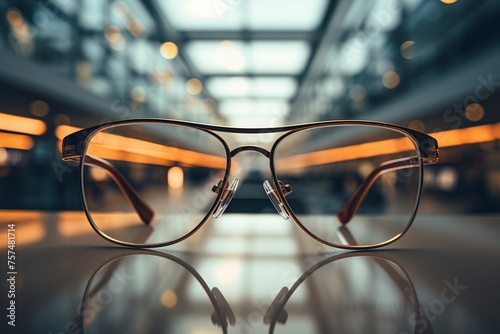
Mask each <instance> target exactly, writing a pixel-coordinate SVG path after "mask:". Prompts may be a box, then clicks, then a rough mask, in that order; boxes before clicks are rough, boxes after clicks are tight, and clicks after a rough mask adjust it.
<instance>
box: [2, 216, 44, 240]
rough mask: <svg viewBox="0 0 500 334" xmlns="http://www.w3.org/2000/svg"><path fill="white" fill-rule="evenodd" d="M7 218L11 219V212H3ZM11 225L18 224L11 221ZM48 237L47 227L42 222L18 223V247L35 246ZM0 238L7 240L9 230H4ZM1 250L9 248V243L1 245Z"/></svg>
mask: <svg viewBox="0 0 500 334" xmlns="http://www.w3.org/2000/svg"><path fill="white" fill-rule="evenodd" d="M2 214H5V215H6V216H7V217H9V215H10V214H9V212H2ZM9 222H10V223H12V222H16V221H15V220H10V221H9ZM45 235H46V231H45V225H44V224H43V222H42V221H39V220H33V221H30V220H28V221H25V220H23V221H21V222H16V245H18V246H19V247H23V246H26V245H29V244H34V243H36V242H38V241H40V240H42V239H43V238H44V237H45ZM0 238H1V239H2V240H7V229H6V228H2V230H1V232H0ZM0 248H7V242H4V243H2V244H0Z"/></svg>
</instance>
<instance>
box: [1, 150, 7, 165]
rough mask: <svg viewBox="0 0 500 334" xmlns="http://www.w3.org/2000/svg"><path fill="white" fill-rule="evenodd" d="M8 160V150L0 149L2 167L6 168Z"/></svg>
mask: <svg viewBox="0 0 500 334" xmlns="http://www.w3.org/2000/svg"><path fill="white" fill-rule="evenodd" d="M8 159H9V154H8V153H7V150H6V149H5V148H3V147H0V166H5V165H6V164H7V160H8Z"/></svg>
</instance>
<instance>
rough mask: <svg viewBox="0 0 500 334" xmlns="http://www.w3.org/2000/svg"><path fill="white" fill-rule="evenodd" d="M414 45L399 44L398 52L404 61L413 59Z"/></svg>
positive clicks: (411, 43)
mask: <svg viewBox="0 0 500 334" xmlns="http://www.w3.org/2000/svg"><path fill="white" fill-rule="evenodd" d="M414 44H415V42H414V41H406V42H404V43H403V44H401V47H400V48H399V49H400V52H401V56H402V57H403V58H405V59H413V56H414V55H413V49H414V47H413V45H414Z"/></svg>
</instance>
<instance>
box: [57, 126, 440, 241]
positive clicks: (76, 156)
mask: <svg viewBox="0 0 500 334" xmlns="http://www.w3.org/2000/svg"><path fill="white" fill-rule="evenodd" d="M134 124H164V125H173V126H180V127H185V128H192V129H197V130H200V131H204V132H206V133H208V134H210V135H212V136H214V137H215V138H217V139H218V140H219V141H220V142H221V144H222V146H223V147H224V150H225V154H226V168H225V172H224V177H223V179H222V180H220V181H219V183H218V184H217V185H215V186H214V188H213V191H214V192H215V193H217V196H216V198H215V200H214V202H213V203H212V206H211V208H210V209H209V210H208V213H207V214H206V215H205V217H204V218H203V219H202V220H201V222H200V223H198V225H196V227H195V228H193V229H192V230H191V231H190V232H188V233H187V234H186V235H184V236H182V237H180V238H177V239H175V240H173V241H167V242H159V243H154V244H135V243H131V242H125V241H121V240H118V239H115V238H113V237H111V236H109V235H107V234H106V233H104V232H103V231H101V230H100V229H99V228H98V227H97V225H96V224H95V223H94V220H93V219H92V217H91V214H90V212H89V209H88V206H87V201H86V199H85V193H84V192H85V191H84V165H85V159H82V158H84V157H85V156H86V150H87V147H88V145H89V143H90V140H91V139H92V138H93V136H94V135H95V134H96V133H98V132H100V131H103V130H105V129H108V128H114V127H118V126H122V125H134ZM329 126H338V127H343V126H366V127H374V128H382V129H388V130H392V131H395V132H399V133H400V134H403V135H405V137H406V138H408V139H410V141H411V142H412V144H413V145H414V147H415V149H416V150H415V151H416V153H417V159H418V165H417V166H410V167H418V168H419V175H418V189H417V194H416V199H415V207H414V209H413V213H412V214H411V216H410V219H409V222H408V223H407V225H406V227H405V228H404V230H403V231H402V232H401V233H399V234H397V235H396V236H394V237H392V238H390V239H388V240H386V241H383V242H379V243H376V244H372V245H342V244H334V243H331V242H328V241H326V240H323V239H321V238H319V237H317V236H316V235H315V234H313V233H312V232H310V231H309V230H308V229H307V228H306V227H305V226H303V225H302V223H301V222H300V220H299V219H298V218H297V217H296V216H295V213H294V212H293V210H292V209H291V208H290V206H289V205H288V202H287V201H286V199H285V197H286V194H284V193H283V191H284V189H283V187H282V186H281V185H282V182H281V181H280V180H279V179H278V177H277V175H276V170H275V168H274V153H275V150H276V147H277V146H278V144H279V143H280V142H281V141H282V140H283V139H285V138H287V137H288V136H290V135H292V134H294V133H297V132H299V131H303V130H309V129H314V128H323V127H329ZM217 132H222V133H233V134H271V133H281V132H284V134H282V135H281V136H280V137H278V138H277V139H275V141H274V143H273V145H272V147H271V150H270V151H268V150H266V149H265V148H262V147H259V146H254V145H243V146H239V147H236V148H234V149H232V150H231V149H230V148H229V145H228V144H227V142H226V141H225V140H224V139H223V138H222V137H221V136H220V135H219V134H218V133H217ZM244 151H254V152H258V153H260V154H262V155H264V156H265V157H266V158H268V159H269V164H270V170H271V177H272V181H273V186H274V190H275V191H274V194H275V195H274V196H276V195H277V196H276V199H277V200H278V201H279V203H280V204H281V205H282V208H283V209H284V210H285V212H286V213H287V214H288V217H291V219H292V221H293V222H294V223H295V224H297V225H298V226H299V227H300V228H301V229H302V231H304V232H305V233H306V234H307V235H309V236H310V237H311V238H313V239H314V240H316V241H318V242H320V243H322V244H324V245H327V246H330V247H335V248H341V249H374V248H379V247H383V246H386V245H388V244H391V243H393V242H395V241H396V240H398V239H400V238H401V237H403V235H405V234H406V233H407V232H408V230H409V229H410V227H411V226H412V225H413V222H414V220H415V217H416V214H417V211H418V207H419V203H420V198H421V195H422V188H423V175H424V168H423V166H424V164H425V165H428V164H435V163H437V162H438V160H439V155H438V152H439V150H438V142H437V140H436V139H435V138H433V137H432V136H430V135H428V134H425V133H422V132H420V131H417V130H414V129H410V128H407V127H404V126H400V125H396V124H391V123H386V122H378V121H368V120H331V121H321V122H312V123H303V124H296V125H287V126H280V127H269V128H242V127H228V126H219V125H211V124H203V123H196V122H189V121H180V120H172V119H162V118H137V119H127V120H118V121H111V122H106V123H102V124H99V125H95V126H91V127H87V128H84V129H81V130H79V131H76V132H74V133H72V134H69V135H67V136H66V137H64V138H63V141H62V151H61V156H62V160H63V161H65V162H79V170H80V173H79V179H80V182H79V184H80V198H81V201H82V204H83V207H84V209H85V214H86V216H87V219H88V221H89V223H90V225H91V226H92V228H93V229H94V230H95V231H96V233H97V234H99V235H100V236H101V237H103V238H104V239H106V240H108V241H110V242H112V243H115V244H117V245H121V246H126V247H132V248H157V247H165V246H169V245H173V244H176V243H178V242H181V241H183V240H185V239H187V238H189V237H190V236H192V235H193V234H194V233H196V232H197V231H198V230H199V229H200V228H201V227H202V226H203V225H204V224H205V223H206V222H207V221H208V220H209V219H210V218H211V217H212V216H213V214H214V212H215V211H216V210H217V209H218V208H219V206H220V205H221V204H222V201H224V199H225V198H226V197H227V195H228V186H229V175H230V172H231V159H232V158H233V157H234V156H236V155H237V154H238V153H241V152H244ZM102 160H104V159H102ZM110 165H111V164H110ZM410 167H408V168H410ZM403 168H404V167H403ZM376 177H378V176H376ZM115 181H116V180H115ZM127 183H128V182H127ZM280 183H281V184H280ZM216 187H217V188H216ZM214 189H217V191H216V190H214ZM132 190H133V188H132ZM136 195H138V194H137V193H136ZM131 196H133V194H132V195H131ZM268 196H269V198H270V200H271V202H273V199H272V198H271V196H270V195H269V194H268ZM139 198H140V196H139ZM127 199H129V201H130V198H128V197H127ZM362 199H363V197H362V198H361V201H362ZM131 204H132V203H131ZM132 205H133V204H132ZM146 205H147V203H146ZM273 205H275V203H274V202H273ZM147 206H148V207H149V205H147ZM134 208H135V207H134ZM276 209H277V211H278V213H280V211H279V209H278V208H276ZM151 210H152V209H151ZM356 210H357V209H356ZM136 212H137V210H136ZM138 214H139V213H138ZM280 214H281V213H280ZM139 215H140V214H139ZM150 218H151V219H152V218H153V217H150ZM141 219H142V217H141ZM143 222H144V223H145V224H146V225H148V224H149V221H148V222H146V221H144V220H143ZM348 222H349V221H347V222H342V221H340V223H341V224H342V225H345V224H347V223H348Z"/></svg>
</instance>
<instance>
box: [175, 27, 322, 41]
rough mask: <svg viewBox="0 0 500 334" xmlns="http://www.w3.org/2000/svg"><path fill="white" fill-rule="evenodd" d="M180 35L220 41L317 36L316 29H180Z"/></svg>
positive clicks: (315, 37)
mask: <svg viewBox="0 0 500 334" xmlns="http://www.w3.org/2000/svg"><path fill="white" fill-rule="evenodd" d="M179 34H180V36H182V39H183V40H184V42H186V41H191V40H203V41H220V40H252V41H253V40H263V41H274V40H287V41H295V40H306V41H315V40H316V39H317V38H318V36H319V35H318V32H317V31H279V30H262V31H250V30H236V31H233V30H230V31H226V30H210V31H206V30H200V31H198V30H197V31H181V32H179Z"/></svg>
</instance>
